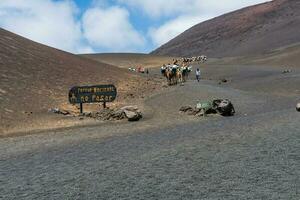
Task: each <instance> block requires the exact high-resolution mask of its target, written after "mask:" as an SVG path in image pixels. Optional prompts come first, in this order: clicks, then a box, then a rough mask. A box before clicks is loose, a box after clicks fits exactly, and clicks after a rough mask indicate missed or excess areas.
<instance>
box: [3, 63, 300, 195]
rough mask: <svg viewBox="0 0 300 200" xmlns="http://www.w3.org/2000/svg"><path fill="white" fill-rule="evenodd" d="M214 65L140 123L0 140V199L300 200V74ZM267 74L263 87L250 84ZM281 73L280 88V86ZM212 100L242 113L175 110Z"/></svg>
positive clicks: (152, 104) (152, 102)
mask: <svg viewBox="0 0 300 200" xmlns="http://www.w3.org/2000/svg"><path fill="white" fill-rule="evenodd" d="M210 70H212V71H214V70H213V68H206V67H204V68H203V74H204V75H205V74H206V79H212V80H202V81H201V82H200V83H196V82H195V81H189V82H187V83H186V84H185V85H184V86H176V87H172V88H169V89H167V90H165V91H164V92H162V93H159V94H156V95H153V96H152V97H150V98H148V99H147V100H146V101H145V110H144V111H145V118H144V119H143V120H142V121H141V122H138V123H121V124H118V123H111V124H102V125H99V126H93V127H79V128H70V129H63V130H57V131H49V132H45V133H43V134H38V135H28V136H24V137H16V138H4V139H1V140H0V183H1V184H0V194H1V195H2V196H1V195H0V197H2V198H4V199H20V198H22V199H49V198H52V199H251V198H252V199H295V200H296V199H298V198H299V194H300V193H299V186H300V171H299V169H300V158H299V155H298V152H299V150H300V146H299V141H300V131H299V120H300V115H299V114H298V113H297V112H296V111H295V107H294V105H295V102H297V100H299V96H298V93H292V92H291V91H294V90H296V89H297V87H298V86H297V85H296V86H294V85H293V84H291V82H292V83H294V84H297V83H298V82H297V81H298V79H293V78H292V77H298V76H299V74H300V73H299V72H298V71H294V72H293V73H292V74H288V75H285V76H283V75H282V74H281V73H280V71H281V69H275V70H266V69H264V70H259V68H256V69H255V70H253V68H252V70H253V74H251V73H250V72H249V71H251V70H250V69H248V68H247V67H241V71H239V72H238V73H237V72H235V73H232V70H227V71H226V70H224V72H223V73H222V74H220V73H219V76H220V77H221V76H222V77H224V76H225V77H229V78H230V79H232V81H230V82H229V83H226V84H221V85H219V84H218V81H217V80H218V79H219V78H220V77H217V76H216V75H215V74H216V73H215V72H214V73H211V72H210ZM243 70H244V71H243ZM255 73H256V75H255ZM230 74H231V76H229V75H230ZM242 75H243V76H244V77H241V76H242ZM262 77H263V78H264V79H265V80H266V81H265V82H264V84H258V85H254V84H253V82H255V81H257V82H258V83H260V82H259V80H260V79H261V78H262ZM278 80H279V81H280V82H281V85H280V87H281V88H280V89H281V90H282V94H277V93H276V91H277V90H278V88H276V86H274V83H276V82H277V81H278ZM283 80H287V81H286V82H283ZM289 80H291V81H289ZM262 86H264V88H263V87H262ZM262 88H263V89H262ZM266 91H268V92H266ZM214 98H229V99H231V100H232V102H233V104H234V106H235V108H236V111H237V114H236V116H234V117H225V118H224V117H207V118H200V119H199V118H194V117H188V116H186V115H181V114H179V112H178V109H179V108H180V106H182V105H189V104H192V105H193V104H195V102H196V101H197V100H198V99H205V100H206V99H214Z"/></svg>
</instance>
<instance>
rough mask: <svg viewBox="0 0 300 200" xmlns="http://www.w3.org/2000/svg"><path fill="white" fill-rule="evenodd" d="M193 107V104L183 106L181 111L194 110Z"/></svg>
mask: <svg viewBox="0 0 300 200" xmlns="http://www.w3.org/2000/svg"><path fill="white" fill-rule="evenodd" d="M192 110H193V108H192V107H191V106H182V107H181V108H180V109H179V111H180V112H188V111H192Z"/></svg>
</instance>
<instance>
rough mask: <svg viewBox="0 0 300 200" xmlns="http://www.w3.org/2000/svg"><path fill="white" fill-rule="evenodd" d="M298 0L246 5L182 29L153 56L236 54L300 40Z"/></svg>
mask: <svg viewBox="0 0 300 200" xmlns="http://www.w3.org/2000/svg"><path fill="white" fill-rule="evenodd" d="M299 10H300V1H299V0H274V1H271V2H267V3H263V4H259V5H255V6H250V7H246V8H243V9H240V10H237V11H235V12H231V13H228V14H225V15H222V16H219V17H216V18H214V19H211V20H208V21H205V22H203V23H200V24H198V25H195V26H194V27H192V28H190V29H188V30H186V31H185V32H183V33H182V34H180V35H179V36H177V37H176V38H174V39H172V40H171V41H169V42H168V43H166V44H164V45H162V46H161V47H159V48H158V49H156V50H155V51H153V52H152V54H154V55H165V56H166V55H167V56H196V55H202V54H204V55H208V56H209V57H214V58H216V57H236V56H248V55H259V54H264V53H267V52H269V51H272V50H273V49H277V48H281V47H285V46H290V45H294V44H296V43H300V12H299Z"/></svg>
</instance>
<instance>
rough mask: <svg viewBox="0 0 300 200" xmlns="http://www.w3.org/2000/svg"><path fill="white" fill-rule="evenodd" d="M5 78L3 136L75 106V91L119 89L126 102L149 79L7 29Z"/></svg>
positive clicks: (0, 87) (0, 104) (1, 85)
mask: <svg viewBox="0 0 300 200" xmlns="http://www.w3.org/2000/svg"><path fill="white" fill-rule="evenodd" d="M0 76H1V78H0V110H1V112H0V119H1V120H0V135H1V133H3V132H7V131H8V130H12V129H17V128H16V127H21V128H19V129H20V130H24V129H23V128H22V127H27V126H35V125H36V124H38V122H37V121H40V120H41V119H42V118H43V117H44V115H46V113H47V110H48V109H50V108H56V107H59V108H62V107H63V108H64V107H66V106H70V104H69V103H68V91H69V89H70V88H71V87H72V86H76V85H94V84H115V85H116V86H117V88H118V98H117V100H118V101H119V102H120V101H122V100H123V99H124V98H123V97H125V96H126V94H127V93H128V92H130V93H142V92H141V91H140V90H142V88H137V87H135V85H136V82H139V81H141V80H142V79H143V78H142V77H139V76H137V75H133V74H130V73H129V72H127V70H124V69H120V68H118V67H115V66H112V65H109V64H104V63H101V62H99V61H98V62H97V61H93V60H90V59H87V58H83V57H81V56H77V55H73V54H71V53H67V52H64V51H60V50H57V49H54V48H50V47H47V46H45V45H42V44H39V43H36V42H33V41H31V40H28V39H26V38H23V37H21V36H18V35H16V34H13V33H11V32H8V31H6V30H4V29H0ZM149 85H151V84H149ZM118 101H117V102H116V103H118ZM46 121H47V120H46ZM43 126H44V124H43V123H40V125H39V127H40V128H42V127H43ZM32 129H34V128H33V127H32Z"/></svg>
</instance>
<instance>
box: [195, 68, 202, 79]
mask: <svg viewBox="0 0 300 200" xmlns="http://www.w3.org/2000/svg"><path fill="white" fill-rule="evenodd" d="M200 74H201V72H200V69H199V68H197V70H196V79H197V81H198V82H199V81H200Z"/></svg>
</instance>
